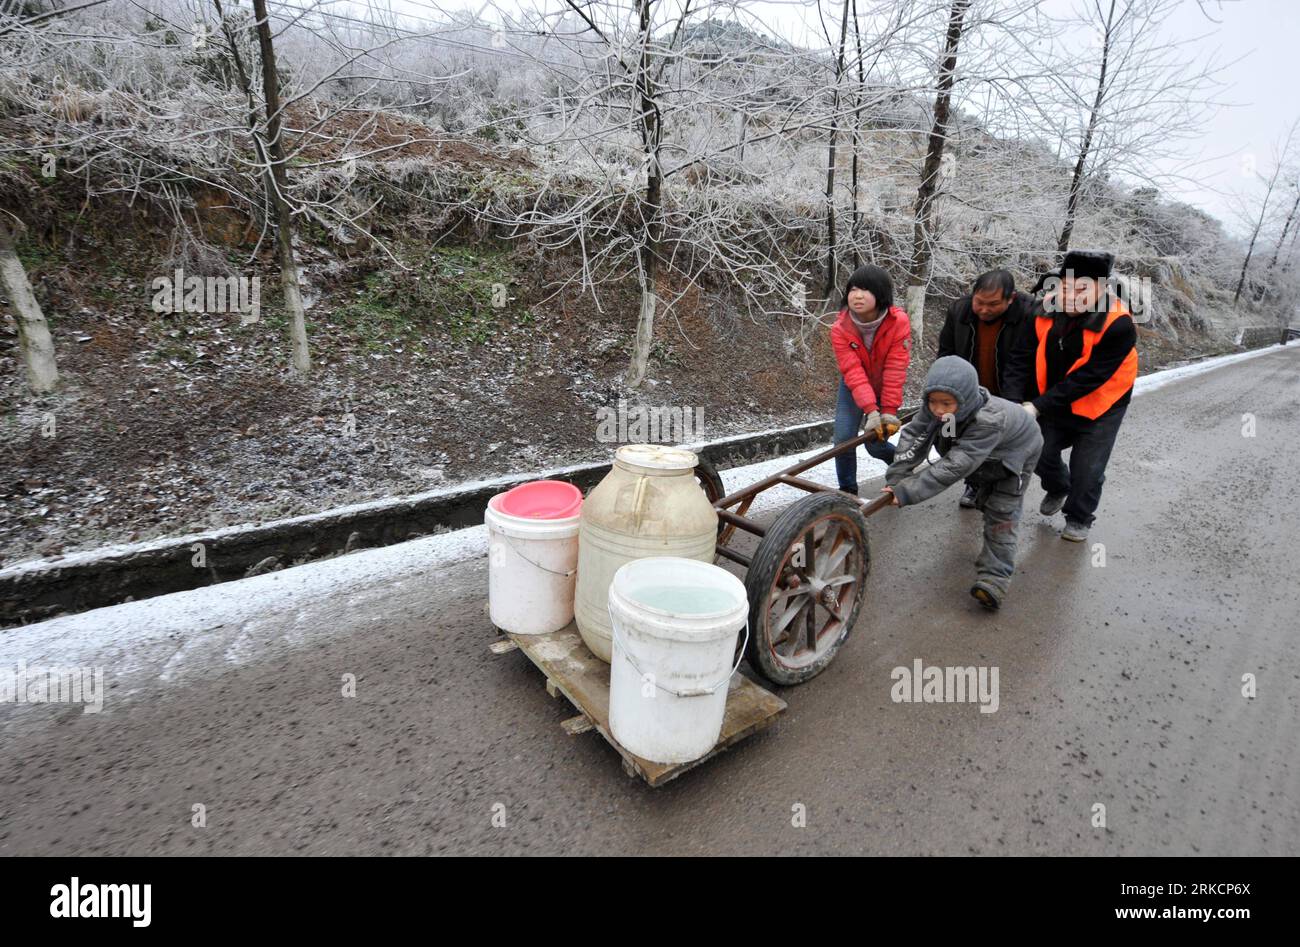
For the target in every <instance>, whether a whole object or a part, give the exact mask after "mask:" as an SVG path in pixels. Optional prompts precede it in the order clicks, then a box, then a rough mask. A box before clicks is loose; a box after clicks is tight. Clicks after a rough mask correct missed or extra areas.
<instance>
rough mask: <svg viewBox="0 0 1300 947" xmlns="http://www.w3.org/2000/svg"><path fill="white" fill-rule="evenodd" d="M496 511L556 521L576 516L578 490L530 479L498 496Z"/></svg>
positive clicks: (556, 481)
mask: <svg viewBox="0 0 1300 947" xmlns="http://www.w3.org/2000/svg"><path fill="white" fill-rule="evenodd" d="M500 497H501V499H500V500H499V501H498V503H497V506H496V508H497V509H498V510H499V511H500V512H502V513H505V514H506V515H508V516H518V517H520V518H522V519H530V520H558V519H565V518H566V517H570V516H577V515H578V511H579V510H580V509H581V508H582V491H581V490H579V489H578V488H577V487H575V486H574V485H573V484H571V483H565V482H564V481H563V480H532V481H530V482H528V483H521V484H520V485H519V486H517V487H515V488H514V489H513V490H507V491H506V492H505V493H502V494H500Z"/></svg>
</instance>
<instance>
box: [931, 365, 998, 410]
mask: <svg viewBox="0 0 1300 947" xmlns="http://www.w3.org/2000/svg"><path fill="white" fill-rule="evenodd" d="M932 391H942V392H945V393H946V394H950V395H952V396H953V397H954V398H956V399H957V420H958V421H965V420H967V419H968V418H972V417H974V416H975V413H976V412H977V411H979V409H980V408H982V407H984V405H985V403H986V402H987V401H988V400H989V393H988V391H987V390H985V389H984V388H981V387H980V376H979V372H977V371H976V370H975V366H974V365H972V364H971V363H970V362H968V361H966V359H964V358H962V357H961V356H959V355H945V356H944V357H943V358H940V359H936V360H935V362H934V364H933V365H931V366H930V371H929V372H928V373H927V374H926V376H925V388H924V389H923V393H922V397H923V398H929V396H930V392H932Z"/></svg>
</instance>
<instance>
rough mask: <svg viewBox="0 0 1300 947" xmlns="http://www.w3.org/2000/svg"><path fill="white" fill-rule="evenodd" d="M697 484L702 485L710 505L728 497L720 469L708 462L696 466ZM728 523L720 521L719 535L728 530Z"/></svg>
mask: <svg viewBox="0 0 1300 947" xmlns="http://www.w3.org/2000/svg"><path fill="white" fill-rule="evenodd" d="M695 482H696V483H698V484H699V485H700V489H701V490H703V491H704V495H705V496H706V497H708V498H709V502H710V503H717V502H718V501H719V500H721V499H722V498H723V497H725V496H726V495H727V488H726V487H724V486H723V485H722V477H721V475H719V473H718V469H717V468H716V467H714V466H713V465H712V464H711V463H709V462H708V461H707V460H701V461H700V462H699V463H697V464H696V465H695ZM726 525H727V524H726V523H724V522H722V520H721V519H719V520H718V535H719V536H721V535H722V531H723V530H724V529H726Z"/></svg>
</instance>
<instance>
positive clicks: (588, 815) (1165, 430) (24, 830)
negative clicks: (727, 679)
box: [0, 347, 1300, 855]
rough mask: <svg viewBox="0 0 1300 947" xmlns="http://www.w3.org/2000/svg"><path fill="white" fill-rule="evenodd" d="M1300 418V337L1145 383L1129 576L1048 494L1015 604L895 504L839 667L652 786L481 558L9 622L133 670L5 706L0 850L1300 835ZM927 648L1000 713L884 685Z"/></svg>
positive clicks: (2, 650)
mask: <svg viewBox="0 0 1300 947" xmlns="http://www.w3.org/2000/svg"><path fill="white" fill-rule="evenodd" d="M1246 412H1250V413H1252V414H1253V415H1254V416H1255V436H1254V437H1244V436H1243V433H1242V429H1243V418H1242V415H1243V413H1246ZM1298 419H1300V348H1295V347H1293V348H1290V349H1287V350H1278V351H1276V352H1274V353H1270V354H1267V355H1263V356H1261V357H1259V358H1255V359H1252V360H1249V361H1246V362H1242V363H1238V364H1234V365H1228V366H1224V367H1221V368H1218V369H1215V370H1213V371H1210V372H1207V373H1206V374H1203V375H1200V376H1197V377H1194V378H1191V379H1187V380H1183V381H1179V382H1176V383H1173V384H1169V385H1167V386H1165V387H1162V388H1160V389H1158V390H1155V391H1152V392H1150V393H1148V394H1144V395H1142V396H1141V397H1139V398H1137V399H1136V400H1135V401H1134V403H1133V406H1132V408H1131V409H1130V412H1129V417H1128V419H1127V420H1126V422H1125V426H1124V428H1123V429H1122V431H1121V433H1120V439H1119V443H1118V445H1117V448H1116V457H1115V459H1114V461H1113V463H1112V466H1111V471H1110V475H1109V479H1108V483H1107V492H1106V496H1105V498H1104V500H1103V507H1102V510H1101V518H1100V519H1099V521H1098V523H1097V525H1096V527H1095V528H1094V530H1093V536H1092V542H1094V543H1101V544H1104V546H1105V565H1104V566H1097V565H1094V564H1093V562H1094V551H1093V550H1092V549H1090V548H1089V547H1088V546H1078V545H1074V544H1068V543H1064V542H1062V541H1061V540H1060V539H1059V538H1058V537H1057V528H1058V527H1059V520H1058V523H1057V524H1049V523H1048V522H1046V521H1044V520H1043V519H1042V518H1041V517H1039V516H1038V514H1037V512H1036V508H1037V503H1038V500H1039V498H1040V497H1041V491H1039V490H1038V488H1037V487H1036V486H1035V488H1034V490H1033V492H1032V493H1031V496H1030V498H1029V502H1030V504H1031V505H1032V507H1033V509H1034V512H1031V513H1029V514H1027V517H1026V520H1027V522H1026V529H1025V538H1024V546H1023V558H1022V571H1021V574H1020V575H1019V576H1018V578H1017V579H1016V582H1015V584H1014V585H1013V587H1012V597H1011V598H1010V600H1009V602H1008V604H1007V605H1006V607H1005V608H1004V609H1003V611H1002V612H1001V613H999V614H997V615H986V614H984V613H983V612H981V611H980V610H979V609H978V607H977V606H976V605H975V604H974V602H973V601H972V600H971V599H970V598H969V597H968V595H967V592H966V590H967V586H968V584H969V573H970V563H971V560H972V559H973V557H974V554H975V552H976V549H977V543H978V532H979V527H978V515H976V514H971V513H967V512H962V511H959V510H958V509H957V505H956V499H957V498H956V495H955V494H954V495H952V496H944V497H943V498H941V499H939V500H937V501H934V502H932V503H930V504H927V505H925V506H922V507H918V508H916V509H911V510H903V511H897V510H888V511H885V512H883V513H882V514H880V515H879V516H877V517H874V518H873V519H872V521H871V529H872V544H873V549H874V551H875V556H876V558H875V561H874V567H873V572H872V576H871V579H870V585H871V590H872V597H871V599H870V601H869V603H868V606H867V608H866V610H865V612H864V616H863V618H862V619H861V620H860V621H859V623H858V627H857V628H856V630H855V633H854V635H853V637H852V638H851V639H850V641H849V642H848V644H847V645H846V646H845V649H844V650H843V651H842V652H841V655H840V656H839V658H838V659H837V660H836V662H835V663H834V664H833V665H832V666H831V668H830V669H829V670H828V671H827V672H826V673H824V674H823V675H822V676H821V677H819V678H818V679H816V680H815V681H814V682H812V683H810V684H808V685H805V686H803V687H800V688H794V689H791V690H788V691H786V692H785V693H784V695H783V696H784V697H785V698H786V700H788V701H789V704H790V707H789V711H788V713H787V715H786V716H785V718H784V719H783V720H782V722H781V723H779V724H778V725H777V726H776V727H775V728H773V729H772V730H770V731H768V732H767V733H764V734H762V735H760V736H758V737H755V738H753V739H751V740H749V741H747V742H746V743H744V744H742V745H741V746H740V747H738V748H737V749H736V750H734V751H733V752H731V753H728V754H726V755H724V756H722V757H719V758H717V759H715V760H712V761H710V762H708V763H707V764H705V765H704V766H703V767H701V768H700V769H697V770H696V771H694V772H693V773H690V774H687V775H686V776H684V777H683V778H682V779H680V780H678V781H677V782H675V783H672V784H669V785H668V786H666V787H664V788H662V789H658V790H651V789H648V788H646V787H644V786H643V785H642V784H641V783H639V782H636V781H632V780H629V779H628V778H627V777H625V776H624V775H623V772H622V770H621V768H620V767H619V765H618V760H617V757H616V756H615V755H614V754H613V752H612V750H610V748H609V747H608V746H607V745H606V744H605V743H604V741H603V740H601V739H600V737H599V736H598V735H596V734H594V733H588V734H584V735H581V736H576V737H569V736H566V735H565V734H564V733H563V732H561V730H560V728H559V723H560V721H561V720H562V719H564V718H565V717H567V716H569V715H570V713H571V711H570V710H569V709H568V708H567V706H566V705H564V703H563V702H562V701H554V700H552V699H551V698H549V697H548V696H547V695H546V692H545V691H544V689H543V687H542V679H541V676H540V674H539V673H538V672H537V670H536V669H535V668H534V667H533V666H532V665H531V664H530V663H529V662H528V661H527V659H526V658H525V657H523V656H522V655H520V654H518V653H514V654H508V655H502V656H493V655H491V654H489V653H488V651H487V647H486V646H487V642H488V640H489V639H490V636H491V630H490V627H489V625H488V623H487V621H486V618H485V617H484V615H483V612H482V609H481V603H482V599H483V595H484V589H485V582H486V578H485V560H483V559H481V558H479V559H473V560H471V561H468V562H463V563H459V564H453V565H449V566H440V567H432V568H429V569H427V570H421V571H420V572H418V573H416V574H408V575H403V576H400V577H399V578H397V579H393V578H392V577H391V576H385V575H384V574H383V571H382V570H376V571H375V572H374V573H373V574H370V575H367V576H364V577H363V579H362V580H360V581H354V582H353V583H352V584H351V585H349V586H348V587H347V588H346V590H344V591H341V592H339V593H338V594H336V595H332V596H328V597H317V598H315V599H303V598H299V599H297V600H294V604H293V605H292V606H291V607H288V606H284V605H283V604H278V603H279V602H280V600H278V599H270V598H268V599H266V601H267V602H271V603H272V604H269V605H266V606H265V607H262V606H260V605H259V602H258V600H257V595H260V594H261V593H258V592H256V590H257V589H264V588H266V587H267V586H265V585H256V586H255V585H251V584H249V583H237V584H232V585H227V586H222V587H221V591H220V594H222V595H229V596H242V597H249V596H252V598H251V599H250V600H248V601H244V602H242V603H241V606H242V607H244V608H245V610H246V612H247V614H248V616H249V617H247V618H246V619H244V620H240V621H237V622H234V623H233V624H232V623H229V622H220V621H215V622H213V623H209V622H207V621H205V619H204V616H203V615H202V614H192V613H186V612H184V610H183V605H177V606H176V610H177V611H178V615H179V617H177V615H172V616H171V617H170V618H169V619H168V621H163V620H162V619H159V620H158V622H157V623H156V624H153V623H150V622H149V621H145V622H144V623H142V624H141V625H140V626H139V627H138V628H135V629H134V632H133V633H132V634H131V635H129V636H128V637H126V638H122V637H121V636H120V635H118V636H114V637H116V638H117V639H118V640H117V642H116V644H104V643H103V642H102V640H100V639H97V638H96V637H95V636H94V635H85V634H84V633H83V632H81V631H72V630H69V629H74V628H75V629H84V628H85V627H86V626H85V618H84V616H83V618H82V619H81V623H80V624H76V625H73V624H70V623H69V622H68V620H58V621H56V622H50V623H46V624H45V625H43V626H33V627H32V628H29V629H23V630H17V631H12V632H9V633H7V634H5V635H3V636H0V668H2V667H5V666H9V667H13V666H14V665H15V663H16V662H17V661H18V660H20V659H26V660H28V661H29V662H39V661H40V660H42V659H45V660H47V661H48V660H49V659H50V658H51V656H52V655H56V656H59V657H60V658H62V659H64V660H65V661H66V659H67V658H68V657H69V656H72V657H75V658H77V659H78V660H79V661H80V663H83V664H103V665H105V666H106V667H107V668H108V673H109V677H110V681H111V682H112V683H113V684H114V685H115V686H114V687H113V688H112V689H111V690H110V691H109V695H110V696H109V700H108V703H107V704H106V706H105V708H104V710H103V712H101V713H99V714H82V713H81V712H80V711H79V710H78V709H76V708H69V707H58V706H15V705H0V738H3V759H2V760H0V853H3V854H15V853H28V854H34V853H50V854H81V853H113V854H156V853H181V854H185V853H192V854H216V853H221V854H233V853H250V854H251V853H256V854H266V853H295V852H299V853H329V854H344V853H415V854H421V853H437V852H467V853H483V854H486V853H553V852H559V853H573V854H594V853H604V852H622V853H654V854H657V853H736V854H750V853H835V852H842V853H933V854H940V853H942V854H965V853H981V854H990V853H1078V854H1139V853H1140V854H1194V853H1201V854H1232V855H1247V854H1272V855H1280V854H1295V853H1296V852H1297V851H1298V850H1300V754H1298V753H1297V749H1298V746H1300V658H1297V651H1298V649H1297V646H1296V635H1297V630H1298V629H1300V622H1298V621H1297V615H1300V588H1298V586H1297V576H1298V575H1300V572H1298V571H1297V567H1296V549H1295V546H1296V541H1297V538H1300V524H1298V520H1300V514H1298V512H1297V509H1298V507H1300V486H1298V485H1297V480H1298V477H1297V472H1298V471H1300V420H1298ZM349 558H352V557H349ZM357 561H358V562H361V561H363V560H360V559H358V560H357ZM293 571H295V570H289V571H288V572H285V573H277V578H275V579H274V581H281V582H286V583H287V582H292V581H293V579H292V575H291V573H292V572H293ZM272 580H273V579H272V577H263V578H262V579H261V580H251V582H254V583H256V582H265V581H272ZM250 590H252V591H250ZM173 598H176V597H173ZM157 601H158V600H155V602H157ZM139 604H141V605H148V604H149V603H139ZM125 608H127V609H130V608H131V606H126V607H125ZM108 611H111V610H105V617H104V621H108V620H109V619H110V618H111V617H112V616H110V615H108V614H107V612H108ZM121 614H124V615H132V614H152V613H149V612H146V611H136V612H131V611H126V612H122V613H121ZM60 622H63V624H60ZM168 622H170V624H169V623H168ZM917 658H920V659H921V660H922V661H923V662H924V663H925V664H927V665H939V666H944V665H955V666H965V665H987V666H997V667H998V668H999V671H1000V676H999V680H1000V706H999V709H998V711H997V712H996V713H991V714H982V713H980V712H979V710H978V707H977V706H975V705H973V704H955V703H944V704H940V703H934V704H924V703H922V704H908V703H894V702H892V701H891V699H890V690H891V686H892V683H893V682H892V680H891V670H892V669H893V668H894V667H896V666H909V667H910V666H911V665H912V662H913V661H914V660H915V659H917ZM345 673H353V674H356V675H357V677H358V689H357V696H356V697H355V698H345V697H343V696H341V694H340V686H341V685H340V677H341V675H343V674H345ZM1247 673H1250V674H1254V675H1256V678H1257V682H1258V693H1257V696H1256V697H1255V698H1254V699H1253V700H1247V699H1245V698H1244V697H1243V696H1242V694H1241V688H1242V676H1243V675H1244V674H1247ZM496 803H501V804H502V805H504V807H505V808H504V812H505V815H506V820H505V821H506V825H505V827H494V826H493V824H492V815H493V806H494V804H496ZM1098 803H1100V804H1102V805H1104V806H1105V807H1106V810H1105V811H1106V828H1105V829H1100V828H1095V827H1094V826H1093V825H1092V821H1091V820H1092V816H1093V811H1094V806H1095V805H1096V804H1098ZM196 804H201V805H203V806H205V807H206V809H205V811H206V827H203V828H196V827H193V826H192V825H191V813H192V811H193V808H192V807H193V806H195V805H196ZM796 805H801V806H802V807H804V810H805V811H806V825H805V826H803V827H795V826H793V825H792V812H793V811H794V807H795V806H796Z"/></svg>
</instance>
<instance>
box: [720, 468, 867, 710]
mask: <svg viewBox="0 0 1300 947" xmlns="http://www.w3.org/2000/svg"><path fill="white" fill-rule="evenodd" d="M870 568H871V551H870V548H869V546H868V544H867V523H866V520H865V519H864V518H863V516H862V513H861V511H860V509H859V507H858V504H857V503H855V502H853V500H851V499H849V498H848V497H846V496H843V495H840V494H835V493H818V494H814V495H812V496H808V497H805V498H804V499H802V500H800V501H798V502H797V503H794V504H793V505H791V506H790V507H789V508H788V509H787V510H786V511H785V512H784V513H782V514H781V515H780V516H779V517H778V518H777V520H776V522H775V523H773V524H772V526H771V528H770V529H768V531H767V534H766V535H765V536H764V537H763V541H762V542H761V543H760V544H759V546H758V551H757V552H756V553H755V554H754V560H753V563H752V564H751V565H750V567H749V572H748V574H747V575H746V576H745V588H746V589H747V590H748V592H749V622H750V636H749V646H748V648H747V649H746V656H747V657H748V658H749V663H750V666H751V667H753V668H754V669H755V670H756V671H758V673H760V674H762V675H763V677H765V678H767V679H768V680H769V681H771V682H772V683H774V684H781V685H790V684H802V683H803V682H804V681H807V680H811V679H812V678H814V677H816V676H817V675H818V674H820V673H821V672H822V671H824V670H825V669H826V667H827V666H828V665H829V664H830V663H831V661H832V660H833V659H834V658H835V655H836V653H837V652H838V651H839V649H840V646H841V645H843V644H844V641H845V639H847V638H848V636H849V632H850V631H852V630H853V623H854V622H855V621H856V620H857V617H858V610H859V609H860V608H861V607H862V602H863V599H864V598H865V597H866V579H867V572H868V571H869V570H870Z"/></svg>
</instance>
